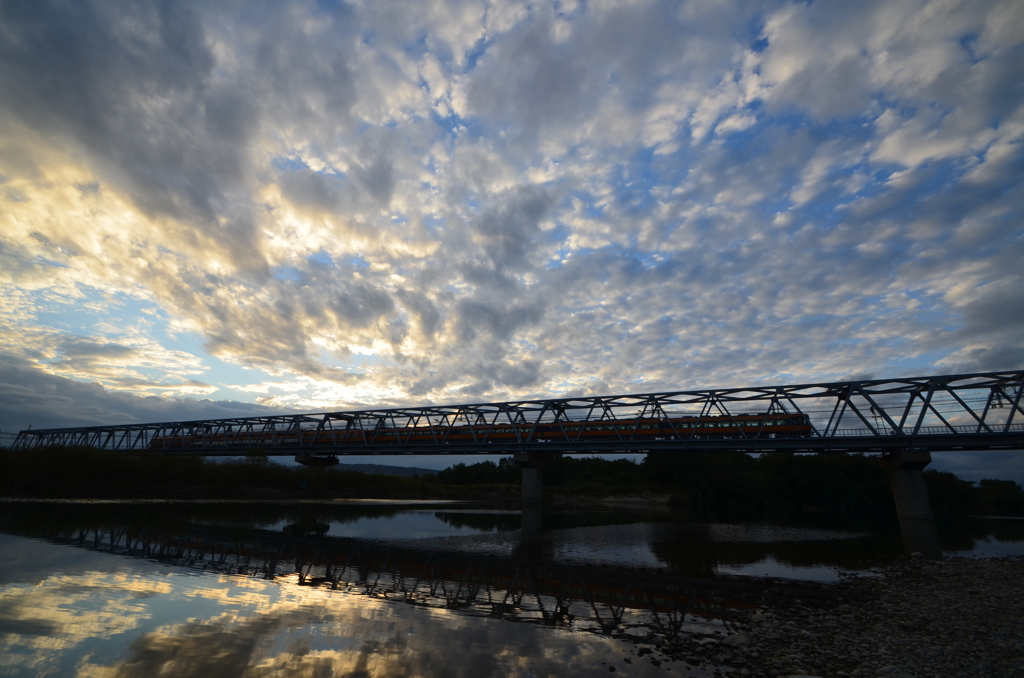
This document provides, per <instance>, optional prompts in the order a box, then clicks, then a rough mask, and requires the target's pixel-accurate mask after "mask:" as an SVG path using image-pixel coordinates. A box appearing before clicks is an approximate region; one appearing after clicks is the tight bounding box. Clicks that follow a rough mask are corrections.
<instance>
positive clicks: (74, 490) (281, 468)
mask: <svg viewBox="0 0 1024 678" xmlns="http://www.w3.org/2000/svg"><path fill="white" fill-rule="evenodd" d="M543 475H544V488H545V494H546V495H547V496H549V497H550V496H558V497H560V498H562V499H568V500H570V501H571V500H572V499H573V498H574V497H575V498H579V499H581V500H588V499H596V498H608V497H611V496H645V497H656V498H657V499H658V500H660V501H663V502H664V503H667V504H669V505H670V506H672V507H674V508H675V509H676V510H680V511H687V512H689V513H691V514H693V515H694V516H696V517H703V518H706V519H737V520H745V519H757V518H779V519H795V518H807V519H815V520H826V521H831V522H835V523H841V524H845V525H850V526H854V525H869V524H874V523H877V522H879V521H881V520H887V519H890V518H891V517H892V516H893V515H894V512H895V508H894V505H893V500H892V491H891V489H890V485H889V478H888V475H887V474H886V473H885V471H884V470H882V468H881V467H880V466H879V464H878V460H877V458H875V457H866V456H861V455H843V454H834V455H828V454H819V455H793V454H783V453H779V454H765V455H760V456H758V457H753V456H750V455H747V454H742V453H736V454H731V453H730V454H727V453H715V454H692V453H687V454H682V453H671V452H661V453H652V454H649V455H647V456H646V458H645V459H644V460H643V461H641V462H639V463H635V462H633V461H630V460H626V459H618V460H608V459H604V458H600V457H570V456H562V457H553V458H552V459H550V460H549V461H548V463H547V464H545V466H544V471H543ZM924 475H925V479H926V482H927V484H928V491H929V494H930V496H931V499H932V505H933V507H934V509H935V511H936V513H937V514H939V515H997V516H1024V491H1022V490H1021V487H1020V485H1018V484H1017V483H1015V482H1013V481H1011V480H997V479H985V480H982V481H980V482H979V483H971V482H968V481H966V480H963V479H961V478H959V477H957V476H956V475H954V474H952V473H948V472H942V471H935V470H926V471H925V474H924ZM521 476H522V474H521V469H520V467H519V466H518V465H517V464H516V463H515V462H513V461H512V459H511V458H508V457H505V458H501V459H499V460H498V461H497V462H495V461H490V460H488V461H483V462H480V463H476V464H468V465H467V464H455V465H454V466H451V467H449V468H447V469H445V470H443V471H439V472H438V473H437V474H436V475H435V474H428V475H423V476H418V477H416V476H414V477H401V476H391V475H378V474H368V473H359V472H355V471H339V470H334V469H319V468H306V467H303V466H285V465H282V464H278V463H275V462H273V461H271V460H270V459H269V458H267V457H266V456H265V455H264V454H263V453H262V452H260V451H259V450H252V451H251V453H250V455H249V456H247V457H246V458H244V459H235V460H231V461H211V460H207V459H204V458H202V457H187V456H175V455H140V456H130V455H125V454H123V453H117V452H110V451H104V450H98V449H93V448H73V447H60V446H56V447H52V448H47V449H42V450H32V451H12V450H2V451H0V496H7V497H12V496H23V497H66V498H74V497H124V498H145V497H179V496H180V497H195V498H221V497H246V498H261V497H277V496H280V497H339V498H340V497H358V498H369V497H375V498H416V499H432V498H436V499H485V500H505V501H515V500H516V499H517V498H518V496H519V485H520V482H521Z"/></svg>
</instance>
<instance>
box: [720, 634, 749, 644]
mask: <svg viewBox="0 0 1024 678" xmlns="http://www.w3.org/2000/svg"><path fill="white" fill-rule="evenodd" d="M722 645H728V646H729V647H743V646H744V645H750V637H749V636H748V635H747V634H745V633H734V634H732V635H731V636H726V637H725V639H724V640H723V641H722Z"/></svg>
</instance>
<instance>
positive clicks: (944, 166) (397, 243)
mask: <svg viewBox="0 0 1024 678" xmlns="http://www.w3.org/2000/svg"><path fill="white" fill-rule="evenodd" d="M0 25H2V29H0V91H3V92H4V95H3V97H2V98H0V224H2V228H0V285H3V292H2V294H3V300H4V303H3V305H2V308H0V323H2V325H0V327H2V328H3V331H2V335H0V339H2V341H3V344H2V346H0V350H2V351H3V355H4V361H5V362H4V366H5V367H4V380H5V383H6V386H5V389H7V391H6V393H7V394H8V397H13V394H15V393H20V394H21V396H19V397H18V398H16V399H14V401H16V402H17V403H19V404H17V405H13V404H12V405H11V407H13V408H14V409H9V410H8V413H9V416H7V419H9V420H11V421H10V422H8V423H9V424H10V425H23V424H27V423H31V422H35V423H36V424H37V425H40V424H44V423H47V422H48V421H51V422H55V421H56V417H55V415H53V414H52V413H53V411H54V410H55V408H57V407H59V408H60V409H61V410H62V412H63V414H62V415H61V417H60V419H61V422H62V423H65V422H82V423H86V422H87V420H88V421H89V422H91V421H110V420H121V419H143V418H150V419H160V418H172V417H175V418H176V417H178V416H180V415H184V414H192V413H195V414H197V415H199V416H206V415H211V416H212V415H214V414H216V413H218V412H219V411H225V412H227V411H231V412H238V413H241V412H247V411H266V409H267V408H273V409H276V410H282V409H321V408H342V407H346V406H353V405H358V404H402V403H418V402H424V403H425V402H444V401H447V402H452V401H465V400H485V399H504V398H507V397H521V396H530V395H546V394H576V393H584V392H589V393H596V392H607V391H635V390H655V389H660V388H677V387H688V386H696V385H706V386H725V385H741V384H744V383H753V382H760V383H766V382H771V381H785V380H791V379H793V380H811V379H813V380H819V379H829V378H838V377H843V376H851V375H858V376H862V375H873V376H891V375H897V374H907V373H927V372H932V371H941V372H953V371H969V370H986V369H1004V368H1016V367H1020V366H1021V365H1024V339H1022V337H1024V284H1022V283H1024V280H1022V270H1024V269H1022V267H1021V266H1020V262H1021V261H1024V238H1022V236H1024V227H1022V223H1021V217H1022V204H1024V203H1022V177H1024V144H1022V141H1024V90H1022V89H1021V87H1020V83H1021V82H1024V4H1022V3H1020V2H1018V1H1016V0H1004V1H1002V2H998V1H992V2H985V1H971V2H967V1H964V2H941V3H940V2H925V1H916V0H914V1H893V0H887V1H885V2H874V3H872V2H863V3H855V4H851V3H829V2H819V3H812V4H807V3H790V2H766V3H748V2H733V3H730V2H721V3H697V2H683V3H679V2H645V1H642V0H641V1H638V2H633V3H628V4H627V3H619V2H580V3H574V2H556V3H553V4H544V3H517V2H507V3H506V2H489V3H477V2H449V3H445V2H424V3H419V4H416V5H413V6H409V5H408V4H407V3H398V2H377V1H375V2H366V3H359V2H354V3H351V4H345V3H341V2H337V3H323V2H312V1H309V2H306V1H301V2H299V1H295V2H263V3H261V2H255V3H245V4H244V5H238V3H217V2H202V3H198V2H196V3H190V2H135V3H132V2H104V1H102V0H97V1H92V2H90V1H84V0H83V1H81V2H48V1H45V0H40V1H35V2H11V1H4V2H0ZM69 380H71V381H69ZM72 384H75V385H77V386H74V387H72V386H71V385H72ZM197 396H202V397H204V398H212V399H213V400H209V401H198V400H195V398H196V397H197ZM14 401H12V402H14ZM239 401H245V402H239ZM58 403H60V404H59V405H58ZM48 411H49V412H50V413H51V414H49V415H48V414H46V413H47V412H48ZM14 413H17V416H15V415H14ZM47 417H49V419H47ZM15 420H17V421H15Z"/></svg>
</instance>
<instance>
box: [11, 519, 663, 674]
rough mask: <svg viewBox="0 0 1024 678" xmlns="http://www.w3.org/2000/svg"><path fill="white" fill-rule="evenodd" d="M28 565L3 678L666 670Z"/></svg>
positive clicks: (162, 583)
mask: <svg viewBox="0 0 1024 678" xmlns="http://www.w3.org/2000/svg"><path fill="white" fill-rule="evenodd" d="M10 541H11V542H18V541H22V540H18V539H17V538H12V539H10ZM15 545H16V544H15ZM83 555H88V554H83ZM37 566H38V572H40V576H41V577H43V579H42V581H41V582H39V583H38V584H35V585H32V584H25V583H16V584H15V583H12V584H8V585H6V586H3V587H0V633H2V634H3V641H2V642H3V645H4V652H3V653H2V656H0V673H3V674H5V675H6V674H10V675H25V676H37V675H75V674H77V675H79V676H81V677H83V678H106V677H112V676H118V677H120V678H133V677H135V676H140V677H141V676H147V677H148V676H157V675H159V676H164V677H167V678H174V677H176V676H194V675H203V676H205V675H210V676H220V675H224V676H246V677H252V678H257V677H263V676H271V675H275V676H329V675H333V676H375V677H378V678H387V677H388V676H446V677H447V676H453V677H456V678H458V677H461V676H466V677H467V678H469V677H473V678H476V677H477V676H481V677H483V676H530V675H532V676H553V675H558V676H568V677H571V676H579V675H593V674H594V673H595V672H596V671H604V672H607V669H606V668H605V667H604V666H602V665H601V662H607V663H609V664H610V663H616V664H618V666H619V669H620V674H622V675H629V676H654V675H662V674H661V672H662V671H664V667H662V668H661V669H657V668H655V667H653V666H649V665H646V664H634V665H632V666H627V665H625V664H623V663H622V662H621V659H622V657H623V656H628V654H629V650H628V649H627V648H628V646H626V645H623V643H622V642H621V641H619V640H616V639H614V638H609V637H602V636H598V635H593V634H590V633H585V632H581V631H573V630H569V629H563V628H550V627H544V626H540V625H535V624H528V623H513V622H509V621H506V620H503V619H495V618H486V617H480V616H470V615H464V614H460V613H456V612H453V611H449V610H446V609H437V608H434V609H429V608H424V607H420V606H413V605H406V604H403V603H402V602H401V599H400V598H399V600H381V599H375V598H371V597H366V596H361V595H350V594H347V593H344V592H342V591H331V590H329V589H326V588H318V587H304V586H297V585H296V578H295V576H294V575H293V576H286V577H280V578H279V579H280V581H266V580H262V579H256V578H251V577H240V576H224V575H212V574H201V573H194V572H182V571H180V570H179V569H178V568H171V569H164V568H160V570H159V571H157V572H147V573H138V572H124V571H117V570H115V571H113V572H84V573H81V574H75V575H55V576H52V577H46V573H47V572H49V571H52V570H49V569H48V568H47V562H46V560H45V559H40V561H39V562H38V563H37ZM155 567H159V566H155ZM574 628H575V627H574ZM681 668H682V667H681V666H677V669H676V670H679V669H681ZM626 669H628V671H626Z"/></svg>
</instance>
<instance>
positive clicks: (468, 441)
mask: <svg viewBox="0 0 1024 678" xmlns="http://www.w3.org/2000/svg"><path fill="white" fill-rule="evenodd" d="M813 431H814V429H813V427H812V426H811V422H810V419H809V418H808V416H807V415H805V414H741V415H736V416H734V417H722V416H719V417H693V416H689V417H673V418H667V419H653V418H651V419H615V420H608V419H605V420H594V421H557V422H546V423H541V424H537V426H536V429H534V426H533V424H515V425H514V424H494V425H490V424H477V425H474V426H468V425H462V426H452V427H448V426H433V427H431V426H407V427H402V428H386V427H380V428H374V429H360V428H350V429H335V430H333V431H332V430H323V431H295V430H291V431H281V432H276V433H273V434H271V433H257V432H244V431H235V432H232V431H228V432H217V433H213V432H211V433H200V434H193V435H185V436H157V437H154V438H153V440H152V441H150V444H149V448H150V449H152V450H182V449H189V448H204V449H208V448H210V447H219V446H225V447H227V446H230V447H250V446H257V445H275V446H284V447H291V446H301V447H325V448H339V447H348V446H352V447H367V446H377V445H380V446H398V445H402V446H404V445H437V444H451V445H472V444H474V443H510V444H514V443H516V442H518V441H521V440H531V441H532V442H552V443H559V442H563V443H578V442H614V441H616V440H624V441H625V440H628V441H638V440H675V439H682V438H702V439H711V438H743V437H746V438H782V437H785V438H794V437H797V438H806V437H810V436H811V435H812V434H813ZM531 432H532V434H533V435H532V437H531V435H530V434H531ZM517 433H518V438H517Z"/></svg>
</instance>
